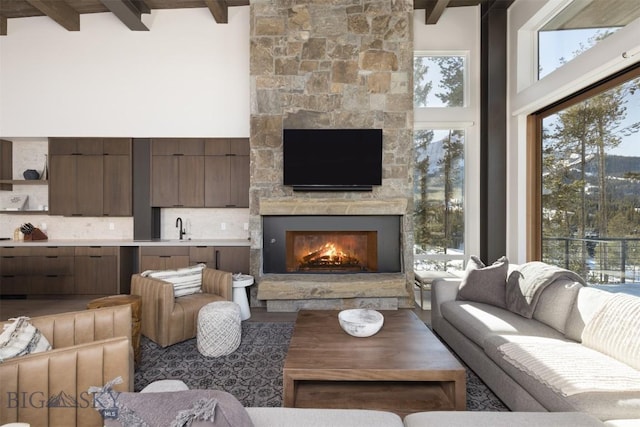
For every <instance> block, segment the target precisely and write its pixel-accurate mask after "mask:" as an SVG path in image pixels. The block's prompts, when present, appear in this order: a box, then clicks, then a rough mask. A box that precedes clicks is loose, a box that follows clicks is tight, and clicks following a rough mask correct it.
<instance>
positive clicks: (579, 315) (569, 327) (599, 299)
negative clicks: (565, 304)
mask: <svg viewBox="0 0 640 427" xmlns="http://www.w3.org/2000/svg"><path fill="white" fill-rule="evenodd" d="M612 296H613V294H611V293H609V292H606V291H603V290H601V289H596V288H592V287H590V286H583V287H582V288H580V289H579V290H578V296H577V297H576V299H575V301H574V302H573V306H572V307H571V311H570V312H569V317H567V323H566V325H565V328H564V333H565V336H566V337H567V338H569V339H571V340H574V341H578V342H582V331H583V330H584V327H585V325H586V324H587V323H589V321H590V320H591V318H592V317H593V315H594V314H595V313H596V312H597V311H598V309H599V308H600V307H601V306H602V304H604V303H605V302H606V301H607V300H608V299H609V298H611V297H612Z"/></svg>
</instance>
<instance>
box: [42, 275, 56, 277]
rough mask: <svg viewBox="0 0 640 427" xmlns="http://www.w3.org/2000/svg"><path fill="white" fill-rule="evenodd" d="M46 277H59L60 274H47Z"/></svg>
mask: <svg viewBox="0 0 640 427" xmlns="http://www.w3.org/2000/svg"><path fill="white" fill-rule="evenodd" d="M44 277H58V275H57V274H47V275H45V276H44Z"/></svg>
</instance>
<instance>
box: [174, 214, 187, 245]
mask: <svg viewBox="0 0 640 427" xmlns="http://www.w3.org/2000/svg"><path fill="white" fill-rule="evenodd" d="M176 228H178V229H179V230H180V240H182V237H183V236H184V235H185V234H187V232H186V231H185V229H184V228H183V227H182V218H180V217H178V218H177V219H176Z"/></svg>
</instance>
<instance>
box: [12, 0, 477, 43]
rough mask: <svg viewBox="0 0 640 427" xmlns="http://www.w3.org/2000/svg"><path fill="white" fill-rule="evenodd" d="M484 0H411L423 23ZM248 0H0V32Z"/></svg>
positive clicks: (135, 19)
mask: <svg viewBox="0 0 640 427" xmlns="http://www.w3.org/2000/svg"><path fill="white" fill-rule="evenodd" d="M483 1H486V0H414V2H413V6H414V9H425V11H426V20H425V24H435V23H437V22H438V19H440V16H441V15H442V13H443V12H444V10H445V9H446V8H447V7H459V6H477V5H478V4H480V3H482V2H483ZM248 5H249V0H226V1H225V0H0V35H1V36H6V35H7V33H8V21H7V20H8V19H15V18H26V17H31V16H48V17H49V18H51V19H52V20H54V21H55V22H57V23H58V24H60V25H61V26H62V27H64V28H65V29H67V30H68V31H80V15H81V14H85V13H101V12H111V13H113V14H114V15H116V16H117V17H118V19H120V20H121V21H122V23H123V24H124V25H126V26H127V27H128V28H129V29H131V30H132V31H148V30H149V28H147V26H146V25H145V24H144V23H143V22H142V19H141V16H142V14H146V13H151V10H153V9H183V8H194V7H207V8H208V9H209V11H210V12H211V15H212V16H213V19H214V21H215V22H216V23H218V24H226V23H227V22H228V8H229V7H234V6H248Z"/></svg>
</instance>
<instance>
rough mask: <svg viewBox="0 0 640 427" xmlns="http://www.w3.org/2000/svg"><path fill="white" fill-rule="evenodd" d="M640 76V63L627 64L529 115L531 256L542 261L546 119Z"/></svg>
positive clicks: (528, 165) (529, 226) (528, 153)
mask: <svg viewBox="0 0 640 427" xmlns="http://www.w3.org/2000/svg"><path fill="white" fill-rule="evenodd" d="M637 77H640V63H636V64H633V65H631V66H630V67H627V68H625V69H623V70H621V71H619V72H617V73H615V74H613V75H611V76H609V77H606V78H604V79H602V80H600V81H598V82H596V83H594V84H592V85H589V86H587V87H586V88H584V89H582V90H579V91H577V92H575V93H573V94H571V95H569V96H567V97H565V98H563V99H561V100H559V101H558V102H555V103H553V104H550V105H548V106H546V107H544V108H541V109H539V110H538V111H536V112H534V113H531V114H529V115H528V116H527V130H526V134H527V136H526V137H527V149H526V152H527V171H528V172H527V177H526V181H527V195H526V197H527V202H528V206H529V208H528V209H527V215H526V216H527V218H526V221H527V233H526V234H527V246H526V252H527V255H526V256H527V259H528V260H531V261H540V260H542V121H543V120H544V119H545V118H547V117H549V116H551V115H553V114H556V113H557V112H559V111H562V110H564V109H567V108H569V107H571V106H573V105H576V104H579V103H580V102H582V101H584V100H586V99H589V98H591V97H593V96H596V95H599V94H601V93H604V92H606V91H608V90H609V89H611V88H614V87H616V86H618V85H620V84H622V83H624V82H626V81H629V80H631V79H634V78H637Z"/></svg>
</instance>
